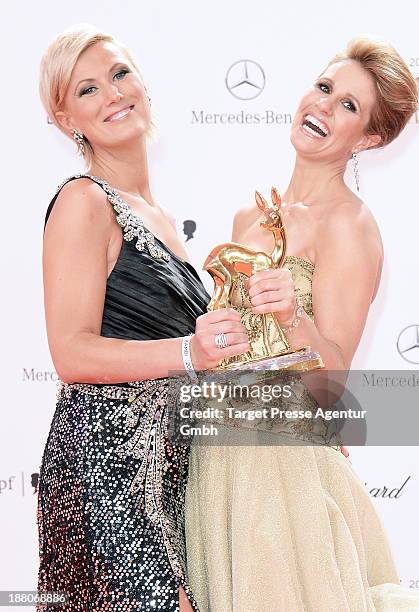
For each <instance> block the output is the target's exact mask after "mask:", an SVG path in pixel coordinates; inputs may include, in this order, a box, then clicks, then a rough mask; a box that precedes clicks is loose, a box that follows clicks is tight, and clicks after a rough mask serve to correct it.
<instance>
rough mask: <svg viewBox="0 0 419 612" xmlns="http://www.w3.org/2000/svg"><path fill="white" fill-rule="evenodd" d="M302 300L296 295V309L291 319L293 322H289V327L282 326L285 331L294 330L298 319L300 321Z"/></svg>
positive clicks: (302, 307)
mask: <svg viewBox="0 0 419 612" xmlns="http://www.w3.org/2000/svg"><path fill="white" fill-rule="evenodd" d="M303 304H304V302H303V300H302V298H300V297H298V298H297V309H296V311H295V316H294V319H293V322H292V323H291V325H290V326H289V327H284V328H283V331H284V332H286V333H289V332H292V331H294V329H295V328H296V327H298V325H299V323H300V321H301V317H302V316H303V314H304V306H303Z"/></svg>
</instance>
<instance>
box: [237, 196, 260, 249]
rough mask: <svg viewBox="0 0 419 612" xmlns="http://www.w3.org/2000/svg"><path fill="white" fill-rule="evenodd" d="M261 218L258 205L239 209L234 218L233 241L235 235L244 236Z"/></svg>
mask: <svg viewBox="0 0 419 612" xmlns="http://www.w3.org/2000/svg"><path fill="white" fill-rule="evenodd" d="M259 216H260V210H259V208H258V207H257V206H256V204H251V205H249V206H243V207H242V208H239V209H238V210H237V211H236V213H235V215H234V218H233V240H235V235H240V236H241V235H242V234H243V231H244V230H245V229H247V228H249V227H250V226H251V225H252V224H253V223H255V221H256V220H257V219H258V218H259Z"/></svg>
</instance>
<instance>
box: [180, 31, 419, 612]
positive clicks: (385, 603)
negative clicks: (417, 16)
mask: <svg viewBox="0 0 419 612" xmlns="http://www.w3.org/2000/svg"><path fill="white" fill-rule="evenodd" d="M416 106H417V89H416V85H415V81H414V79H413V78H412V76H411V74H410V72H409V70H408V68H407V66H406V65H405V63H404V61H403V60H402V59H401V57H400V56H399V55H398V53H397V52H396V51H395V50H394V49H393V48H392V47H390V46H389V45H386V44H384V43H377V42H373V41H370V40H366V39H356V40H354V41H352V43H350V44H349V46H348V49H347V51H346V53H345V54H343V55H341V56H337V57H335V58H334V59H333V60H332V61H331V62H330V64H329V65H328V67H327V68H326V70H325V71H324V72H323V73H322V74H321V75H320V77H319V78H318V79H317V80H316V81H315V83H314V84H313V85H312V86H311V87H310V89H309V90H308V92H307V93H306V94H305V95H304V97H303V98H302V100H301V102H300V105H299V107H298V109H297V112H296V114H295V118H294V121H293V125H292V130H291V142H292V144H293V146H294V148H295V150H296V162H295V167H294V171H293V174H292V177H291V181H290V184H289V186H288V188H287V190H286V192H285V193H284V203H283V216H284V221H285V225H286V228H287V232H288V253H290V255H289V256H288V257H287V259H286V262H285V263H286V265H285V267H284V268H283V269H279V270H278V269H277V270H267V271H263V272H258V273H257V274H255V275H254V276H253V277H251V279H250V281H249V283H248V293H249V297H250V301H251V306H252V311H253V312H254V313H272V312H273V313H274V314H275V317H276V318H277V320H278V322H279V323H280V325H281V327H283V328H286V329H288V330H289V328H292V331H287V337H288V341H289V343H290V344H291V347H293V348H298V347H301V346H311V347H312V348H313V349H314V350H316V351H318V352H319V353H320V354H321V356H322V358H323V361H324V364H325V367H326V369H327V370H347V369H349V368H350V366H351V362H352V359H353V356H354V353H355V351H356V349H357V346H358V344H359V341H360V339H361V336H362V332H363V329H364V326H365V323H366V320H367V317H368V311H369V307H370V305H371V303H372V301H373V300H374V298H375V296H376V294H377V291H378V288H379V284H380V276H381V269H382V264H383V245H382V242H381V237H380V232H379V229H378V227H377V224H376V222H375V220H374V217H373V215H372V213H371V212H370V210H369V209H368V208H367V207H366V206H365V204H364V203H363V202H362V201H361V200H360V199H359V197H358V196H357V195H355V194H354V193H353V192H352V191H351V190H350V189H349V188H348V187H347V186H346V184H345V182H344V172H345V169H346V165H347V163H348V161H349V160H350V159H351V158H352V156H353V155H354V154H355V155H357V154H359V153H360V152H361V151H363V150H366V149H370V148H374V147H381V146H384V145H387V144H388V143H390V142H391V141H392V140H393V139H395V138H396V137H397V136H398V134H399V133H400V131H401V130H402V129H403V128H404V126H405V125H406V123H407V121H408V120H409V118H410V116H411V115H412V113H413V112H414V111H415V109H416ZM262 220H263V215H262V214H261V211H260V210H259V209H258V208H257V207H256V206H251V207H249V208H245V209H243V210H240V211H239V212H238V213H237V215H236V217H235V219H234V226H233V236H232V239H233V241H235V242H239V243H242V244H246V245H248V246H250V247H252V248H254V249H256V250H258V251H265V252H270V250H271V248H272V236H271V234H270V233H269V232H264V231H263V230H262V229H261V228H260V222H261V221H262ZM296 297H297V298H298V297H301V298H302V300H303V303H304V313H303V315H302V316H300V315H301V312H300V313H299V314H297V304H296ZM296 317H297V319H298V321H297V320H296ZM293 323H298V325H293ZM302 407H303V408H304V407H305V406H304V405H303V406H302ZM231 432H232V433H231V441H232V442H233V443H232V444H231V445H230V446H229V445H226V446H217V447H214V446H206V445H205V444H203V445H199V443H197V444H196V445H195V446H194V447H193V450H192V453H191V458H190V474H189V481H188V485H187V504H186V539H187V558H188V573H189V578H190V581H191V585H192V587H193V589H194V592H195V595H196V598H197V602H198V605H199V608H200V612H303V611H304V612H367V611H368V612H371V611H374V610H377V611H380V612H384V611H392V612H393V611H395V610H405V611H407V610H409V611H412V610H419V597H418V596H415V595H414V593H413V592H411V591H409V590H407V589H403V588H402V587H401V586H400V585H399V578H398V575H397V571H396V569H395V566H394V563H393V559H392V555H391V551H390V549H389V545H388V543H387V538H386V535H385V532H384V530H383V526H382V523H381V521H380V519H379V517H378V515H377V513H376V511H375V509H374V507H373V505H372V502H371V500H370V498H369V495H368V493H367V491H366V490H365V487H364V485H363V483H362V482H361V481H360V479H359V478H358V476H357V475H356V474H355V472H354V470H353V468H352V466H351V464H350V462H349V461H348V459H347V458H345V457H344V456H343V454H342V453H341V452H339V447H338V446H337V447H335V448H334V447H330V446H328V445H326V444H323V445H322V444H321V443H320V442H319V441H318V440H317V439H315V437H314V436H313V435H312V434H311V433H310V431H307V433H306V437H305V441H304V436H295V437H296V440H295V442H296V443H298V442H299V443H300V445H294V446H280V445H277V446H251V445H247V446H237V445H235V444H234V439H235V436H239V435H240V431H238V430H237V429H235V428H233V429H232V430H231ZM288 434H289V432H288ZM297 438H298V439H297ZM237 439H240V438H237V437H236V440H237ZM301 442H302V445H301Z"/></svg>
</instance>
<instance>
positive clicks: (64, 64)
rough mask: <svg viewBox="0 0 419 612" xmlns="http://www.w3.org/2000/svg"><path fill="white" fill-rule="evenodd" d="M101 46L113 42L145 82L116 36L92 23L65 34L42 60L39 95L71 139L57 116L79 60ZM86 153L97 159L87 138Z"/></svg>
mask: <svg viewBox="0 0 419 612" xmlns="http://www.w3.org/2000/svg"><path fill="white" fill-rule="evenodd" d="M98 42H111V43H113V44H114V45H116V46H117V47H118V48H119V49H120V50H121V51H122V52H123V53H124V55H125V56H126V58H127V59H128V61H129V62H130V63H131V65H132V67H133V68H134V70H135V71H136V72H137V73H138V75H139V76H140V78H141V80H143V78H142V76H141V73H140V71H139V69H138V66H137V65H136V63H135V60H134V58H133V57H132V55H131V53H130V51H129V50H128V48H127V47H126V46H125V45H123V44H122V43H121V42H120V41H119V40H117V39H116V38H115V37H114V36H112V34H108V33H106V32H103V31H101V30H99V29H98V28H96V27H95V26H93V25H91V24H89V23H79V24H76V25H74V26H71V27H69V28H67V29H66V30H64V32H62V33H61V34H59V35H58V36H57V37H56V38H55V40H53V42H52V43H51V44H50V45H49V47H48V48H47V50H46V51H45V53H44V55H43V57H42V60H41V65H40V74H39V95H40V97H41V101H42V104H43V106H44V108H45V110H46V112H47V114H48V117H49V119H50V121H51V122H52V123H54V125H55V126H56V127H57V128H58V129H59V130H61V132H63V133H64V134H66V135H67V136H68V135H69V134H68V132H67V131H66V130H65V129H64V128H63V127H62V126H61V125H60V123H59V122H58V121H57V117H56V113H57V112H58V111H61V110H62V109H63V104H64V98H65V95H66V93H67V90H68V85H69V83H70V79H71V74H72V72H73V69H74V66H75V65H76V62H77V60H78V59H79V57H80V55H81V54H82V53H83V51H86V49H88V48H89V47H92V46H93V45H95V44H96V43H98ZM152 127H153V124H152ZM150 133H151V130H150ZM84 149H85V151H84V158H85V161H86V163H89V162H90V161H91V160H92V157H93V148H92V145H91V144H90V142H89V141H88V140H87V138H86V137H84Z"/></svg>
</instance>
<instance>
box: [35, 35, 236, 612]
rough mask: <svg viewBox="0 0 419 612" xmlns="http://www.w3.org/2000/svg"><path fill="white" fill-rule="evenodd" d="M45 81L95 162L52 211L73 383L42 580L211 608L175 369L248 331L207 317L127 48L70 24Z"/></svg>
mask: <svg viewBox="0 0 419 612" xmlns="http://www.w3.org/2000/svg"><path fill="white" fill-rule="evenodd" d="M40 93H41V98H42V101H43V103H44V106H45V109H46V111H47V113H48V115H49V117H50V119H51V120H52V121H53V122H54V123H55V125H56V126H57V127H58V128H59V129H60V130H61V131H62V132H64V133H65V134H66V135H67V136H69V137H70V138H74V140H75V142H76V143H77V146H78V148H79V151H80V152H81V153H82V154H83V156H84V158H85V162H86V170H85V172H84V173H82V174H77V175H73V176H71V177H69V178H68V179H66V180H65V181H64V182H63V183H62V184H61V185H60V186H59V188H58V189H57V192H56V194H55V197H54V198H53V200H52V202H51V204H50V206H49V208H48V211H47V216H46V220H45V233H44V253H43V266H44V286H45V315H46V324H47V332H48V341H49V346H50V350H51V355H52V359H53V362H54V365H55V367H56V370H57V372H58V375H59V377H60V379H61V387H60V389H59V394H58V402H57V407H56V411H55V414H54V418H53V422H52V425H51V430H50V433H49V436H48V441H47V444H46V447H45V452H44V455H43V460H42V466H41V473H40V483H39V506H38V524H39V546H40V568H39V581H38V589H39V591H64V592H67V593H68V596H69V603H68V609H69V610H71V612H87V611H91V612H101V611H105V610H107V611H110V610H112V611H127V612H134V611H137V610H138V611H140V610H141V611H143V610H153V611H156V610H159V611H160V612H175V611H178V610H181V611H182V612H187V611H189V612H190V611H191V610H192V609H194V610H197V606H196V603H195V600H194V597H193V594H192V592H191V589H190V587H189V585H188V581H187V577H186V572H185V555H184V549H185V542H184V523H183V518H184V490H185V482H186V476H187V462H188V453H187V449H186V448H185V447H181V446H176V445H174V444H173V443H172V442H171V441H170V439H169V436H168V418H169V417H168V411H169V409H170V406H169V405H168V400H167V394H168V386H169V379H168V377H169V376H170V373H171V372H184V371H185V370H187V371H188V372H189V373H191V374H193V371H192V370H193V366H195V368H196V369H197V370H201V369H205V368H208V367H213V366H215V365H216V364H217V363H218V360H219V359H220V357H222V356H223V355H225V356H228V355H235V354H239V353H243V352H244V351H246V350H247V349H248V343H247V337H246V334H245V332H244V329H243V327H242V325H241V323H240V317H239V316H238V314H237V313H236V312H234V311H232V310H225V311H223V312H219V313H209V314H204V313H205V312H206V305H207V303H208V301H209V296H208V295H207V294H206V292H205V290H204V288H203V286H202V284H201V282H200V280H199V276H198V275H197V273H196V271H195V270H194V269H193V267H192V266H191V265H190V263H188V261H187V254H186V252H185V250H184V248H183V246H182V245H181V243H180V241H179V239H178V237H177V235H176V230H175V226H174V224H173V220H172V218H171V216H170V215H169V213H168V212H167V211H166V210H164V209H163V208H162V207H161V206H160V205H159V204H158V203H157V202H155V201H154V199H153V196H152V194H151V192H150V186H149V178H148V168H147V148H146V137H147V134H148V133H149V132H150V129H151V128H152V121H151V114H150V103H149V98H148V95H147V92H146V89H145V87H144V83H143V80H142V78H141V75H140V73H139V71H138V69H137V67H136V64H135V62H134V60H133V58H132V56H131V54H130V53H129V51H128V50H127V49H126V48H125V47H124V46H123V45H122V44H121V43H119V42H118V41H116V40H115V39H114V38H113V37H112V36H111V35H108V34H105V33H103V32H100V31H98V30H97V29H96V28H94V27H92V26H89V25H85V24H81V25H79V26H75V27H73V28H70V29H69V30H67V31H65V32H63V33H62V34H61V35H60V36H58V37H57V39H56V40H55V41H54V42H53V43H52V44H51V45H50V47H49V48H48V50H47V51H46V53H45V55H44V57H43V60H42V64H41V83H40ZM194 332H195V333H194ZM221 333H226V334H227V337H228V343H229V346H228V347H227V348H219V347H218V346H217V344H216V342H215V340H216V337H217V335H218V334H221ZM190 334H192V335H190ZM192 364H193V365H192ZM46 609H51V610H52V609H54V610H55V609H56V608H55V607H53V606H49V605H48V604H40V605H39V606H38V610H46Z"/></svg>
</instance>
